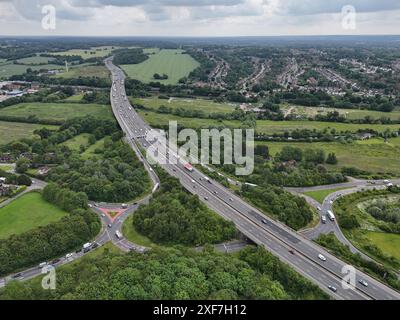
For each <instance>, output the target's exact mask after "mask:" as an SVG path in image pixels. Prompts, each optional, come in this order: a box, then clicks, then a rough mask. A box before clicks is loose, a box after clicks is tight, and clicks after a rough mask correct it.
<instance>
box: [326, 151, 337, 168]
mask: <svg viewBox="0 0 400 320" xmlns="http://www.w3.org/2000/svg"><path fill="white" fill-rule="evenodd" d="M338 162H339V161H338V159H337V157H336V154H335V153H333V152H331V153H329V154H328V158H327V159H326V163H327V164H333V165H335V164H338Z"/></svg>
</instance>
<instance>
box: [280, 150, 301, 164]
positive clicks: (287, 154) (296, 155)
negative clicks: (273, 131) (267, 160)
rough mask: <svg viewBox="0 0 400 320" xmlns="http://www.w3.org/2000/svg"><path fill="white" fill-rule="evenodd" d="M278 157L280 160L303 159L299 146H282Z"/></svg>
mask: <svg viewBox="0 0 400 320" xmlns="http://www.w3.org/2000/svg"><path fill="white" fill-rule="evenodd" d="M278 158H279V160H281V161H290V160H295V161H301V160H302V159H303V151H302V150H301V149H300V148H294V147H291V146H285V147H283V148H282V151H281V152H280V154H279V156H278Z"/></svg>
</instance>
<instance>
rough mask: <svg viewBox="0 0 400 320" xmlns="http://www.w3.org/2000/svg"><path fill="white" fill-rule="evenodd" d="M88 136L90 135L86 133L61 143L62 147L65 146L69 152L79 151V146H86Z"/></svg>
mask: <svg viewBox="0 0 400 320" xmlns="http://www.w3.org/2000/svg"><path fill="white" fill-rule="evenodd" d="M89 136H90V134H88V133H82V134H80V135H77V136H75V137H73V138H72V139H69V140H67V141H65V142H63V143H62V145H64V146H67V147H68V148H70V149H71V150H75V151H79V148H80V146H81V145H83V146H86V145H87V144H88V139H89Z"/></svg>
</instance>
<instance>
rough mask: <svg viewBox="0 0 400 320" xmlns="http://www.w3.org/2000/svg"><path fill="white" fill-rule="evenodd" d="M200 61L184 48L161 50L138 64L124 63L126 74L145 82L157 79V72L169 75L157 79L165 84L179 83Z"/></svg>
mask: <svg viewBox="0 0 400 320" xmlns="http://www.w3.org/2000/svg"><path fill="white" fill-rule="evenodd" d="M198 66H199V63H198V62H197V61H196V60H194V59H193V58H192V57H191V56H190V55H188V54H184V53H183V51H182V50H169V49H165V50H161V51H159V52H157V53H155V54H153V55H150V57H149V59H148V60H146V61H144V62H142V63H140V64H136V65H133V64H132V65H131V64H130V65H122V66H121V67H122V69H123V70H124V71H125V72H126V74H127V75H128V76H129V77H131V78H133V79H136V80H139V81H142V82H144V83H149V82H152V81H155V80H154V78H153V76H154V74H155V73H158V74H160V75H162V74H166V75H168V79H167V80H157V81H158V82H161V83H163V84H177V83H178V81H179V80H180V79H182V78H184V77H187V76H188V75H189V73H190V72H191V71H193V70H194V69H196V68H197V67H198Z"/></svg>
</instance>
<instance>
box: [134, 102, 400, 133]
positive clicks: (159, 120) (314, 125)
mask: <svg viewBox="0 0 400 320" xmlns="http://www.w3.org/2000/svg"><path fill="white" fill-rule="evenodd" d="M165 102H166V103H165V104H166V105H167V102H168V101H167V100H165ZM139 112H140V113H141V114H142V115H144V117H145V119H146V120H147V121H149V122H150V123H151V124H152V125H153V126H157V124H158V125H165V124H168V120H176V121H178V123H180V124H181V125H184V126H186V127H191V128H195V129H197V128H207V127H209V126H215V125H216V126H220V125H226V126H227V127H230V128H239V127H240V126H241V123H240V121H236V120H223V121H219V120H212V119H198V118H183V117H177V116H174V115H170V114H158V113H155V112H152V111H146V112H144V111H139ZM145 113H147V115H146V114H145ZM295 129H308V130H314V129H315V130H317V131H322V130H324V129H327V130H328V131H330V130H332V129H336V132H337V133H341V132H342V133H345V132H357V131H358V130H359V129H374V130H376V131H378V132H384V131H385V130H386V129H390V130H392V131H398V130H399V129H400V124H396V125H379V124H375V125H372V124H369V125H368V124H352V123H333V122H319V121H306V120H305V121H270V120H258V121H257V126H256V132H257V133H263V134H267V135H273V134H274V133H277V134H279V133H280V134H283V133H285V132H287V131H293V130H295Z"/></svg>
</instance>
